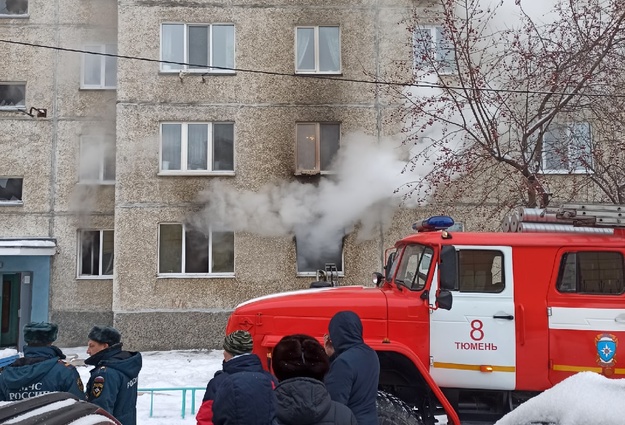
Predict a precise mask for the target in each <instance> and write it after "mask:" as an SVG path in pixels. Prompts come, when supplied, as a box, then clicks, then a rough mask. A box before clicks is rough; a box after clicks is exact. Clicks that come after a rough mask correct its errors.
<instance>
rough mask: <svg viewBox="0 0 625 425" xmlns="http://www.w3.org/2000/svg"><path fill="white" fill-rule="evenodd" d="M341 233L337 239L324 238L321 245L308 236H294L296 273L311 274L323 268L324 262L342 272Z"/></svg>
mask: <svg viewBox="0 0 625 425" xmlns="http://www.w3.org/2000/svg"><path fill="white" fill-rule="evenodd" d="M343 239H344V238H343V235H341V237H339V238H337V240H326V241H324V245H323V246H322V247H320V246H318V244H316V243H314V242H311V241H312V238H310V237H304V236H300V237H297V236H296V237H295V253H296V257H297V274H298V275H303V276H313V275H315V273H316V272H317V270H325V266H326V264H334V265H336V270H337V271H338V272H339V273H343Z"/></svg>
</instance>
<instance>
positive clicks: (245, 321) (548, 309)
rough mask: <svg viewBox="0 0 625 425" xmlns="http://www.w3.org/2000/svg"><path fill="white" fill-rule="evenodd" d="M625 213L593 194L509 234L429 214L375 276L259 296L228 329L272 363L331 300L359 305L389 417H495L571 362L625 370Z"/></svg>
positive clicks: (515, 225) (316, 330) (320, 322)
mask: <svg viewBox="0 0 625 425" xmlns="http://www.w3.org/2000/svg"><path fill="white" fill-rule="evenodd" d="M623 209H624V211H625V207H623ZM622 214H623V212H622V211H621V207H620V206H597V205H564V206H562V207H561V208H560V209H558V210H556V211H550V210H524V211H521V212H520V213H519V214H516V215H515V216H513V217H512V219H510V220H507V222H506V229H507V230H517V231H516V232H514V233H511V232H498V233H470V232H451V231H448V230H446V229H448V228H449V227H450V226H451V225H452V224H453V220H452V219H451V218H449V217H446V216H437V217H432V218H430V219H428V220H424V221H422V222H419V223H416V224H415V226H413V227H414V228H415V230H417V232H416V233H415V234H412V235H410V236H408V237H406V238H404V239H402V240H400V241H398V242H397V243H396V244H395V246H394V248H393V249H392V252H389V253H388V255H387V259H388V260H387V262H386V266H385V267H384V274H382V273H374V284H375V287H365V286H339V287H335V286H329V287H326V288H314V289H307V290H302V291H293V292H287V293H280V294H273V295H269V296H265V297H261V298H257V299H253V300H250V301H247V302H244V303H242V304H241V305H239V306H238V307H237V308H236V309H235V311H234V312H233V314H232V316H231V317H230V319H229V321H228V326H227V331H228V332H231V331H233V330H236V329H245V330H248V331H250V332H251V333H252V334H253V337H254V350H255V352H256V353H257V354H258V355H259V356H261V359H263V358H264V359H267V367H268V368H270V367H271V350H272V348H273V347H274V346H275V344H276V343H277V342H278V341H279V340H280V338H282V337H283V336H284V335H288V334H293V333H306V334H310V335H312V336H315V337H316V338H318V339H319V341H322V338H323V335H324V334H325V333H326V332H327V328H328V322H329V320H330V318H331V317H332V316H333V315H334V314H335V313H336V312H337V311H341V310H352V311H355V312H356V313H358V315H359V316H360V317H361V319H362V321H363V327H364V339H365V342H366V343H367V344H368V345H369V346H371V347H372V348H373V349H375V350H376V351H377V353H378V356H379V359H380V366H381V373H380V383H379V389H380V390H381V393H380V394H381V396H382V399H380V400H379V406H384V405H385V403H386V410H387V412H386V413H385V412H383V411H381V412H380V415H381V417H383V416H384V415H387V416H388V417H389V419H388V420H389V423H391V422H392V423H405V424H419V423H423V424H427V425H430V424H433V423H435V422H436V418H437V417H439V415H446V416H447V420H448V423H453V424H460V418H462V421H463V423H464V422H465V421H466V420H470V421H476V420H491V422H492V420H493V418H495V419H496V418H497V417H501V416H502V415H504V414H505V413H506V412H507V411H509V410H511V409H513V408H514V407H515V406H517V405H518V404H519V403H521V402H523V401H525V400H527V399H528V398H529V397H532V396H533V395H535V394H537V393H539V392H541V391H543V390H545V389H548V388H550V387H552V386H553V385H555V384H557V383H558V382H560V381H562V380H563V379H565V378H566V377H568V376H570V375H572V374H574V373H577V372H580V371H595V372H598V373H602V374H604V375H605V376H608V377H615V378H619V377H624V376H625V366H622V367H621V366H620V363H619V362H620V361H621V357H622V358H623V364H625V352H624V353H623V354H621V353H620V351H622V350H619V341H625V278H624V275H625V261H624V255H625V233H624V230H625V229H622V228H620V227H621V226H624V225H623V223H625V218H622ZM528 221H531V222H528ZM518 230H524V231H520V232H519V231H518ZM540 230H546V231H547V232H539V231H540ZM317 286H318V285H317ZM623 350H625V349H623ZM389 395H390V396H389ZM389 397H390V398H389ZM389 403H390V404H389ZM406 407H409V409H406ZM389 409H390V410H393V409H395V411H394V412H392V411H388V410H389ZM383 410H384V409H383ZM406 412H409V414H406ZM489 418H490V419H489ZM381 423H382V420H381Z"/></svg>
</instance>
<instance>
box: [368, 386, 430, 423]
mask: <svg viewBox="0 0 625 425" xmlns="http://www.w3.org/2000/svg"><path fill="white" fill-rule="evenodd" d="M377 403H378V424H379V425H423V422H421V420H420V419H419V418H418V417H417V415H416V414H415V413H414V412H413V411H412V408H410V406H408V404H406V403H405V402H404V401H403V400H401V399H399V398H397V397H395V396H394V395H392V394H389V393H386V392H384V391H378V397H377Z"/></svg>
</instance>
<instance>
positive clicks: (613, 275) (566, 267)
mask: <svg viewBox="0 0 625 425" xmlns="http://www.w3.org/2000/svg"><path fill="white" fill-rule="evenodd" d="M624 269H625V267H624V266H623V255H622V254H621V253H620V252H607V251H598V252H567V253H566V254H564V255H563V256H562V260H561V261H560V272H559V274H558V283H557V289H558V291H560V292H566V293H580V294H597V295H620V294H622V293H623V292H625V286H624V285H623V275H624Z"/></svg>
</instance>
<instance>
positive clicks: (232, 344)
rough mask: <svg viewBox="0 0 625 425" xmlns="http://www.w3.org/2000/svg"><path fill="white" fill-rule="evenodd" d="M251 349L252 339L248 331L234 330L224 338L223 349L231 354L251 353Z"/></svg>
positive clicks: (252, 346)
mask: <svg viewBox="0 0 625 425" xmlns="http://www.w3.org/2000/svg"><path fill="white" fill-rule="evenodd" d="M253 349H254V341H252V334H250V333H249V332H248V331H234V332H232V333H230V334H228V335H226V337H225V338H224V350H226V351H227V352H229V353H230V354H232V355H235V356H236V355H239V354H246V353H251V352H252V350H253Z"/></svg>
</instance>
